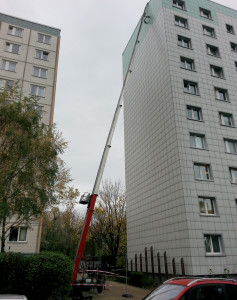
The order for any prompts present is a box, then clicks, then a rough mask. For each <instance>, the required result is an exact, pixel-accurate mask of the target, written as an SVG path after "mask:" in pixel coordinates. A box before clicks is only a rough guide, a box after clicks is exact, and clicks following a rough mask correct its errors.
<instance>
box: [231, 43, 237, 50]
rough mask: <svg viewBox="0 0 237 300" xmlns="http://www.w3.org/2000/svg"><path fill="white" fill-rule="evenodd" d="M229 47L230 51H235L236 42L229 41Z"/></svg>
mask: <svg viewBox="0 0 237 300" xmlns="http://www.w3.org/2000/svg"><path fill="white" fill-rule="evenodd" d="M230 47H231V50H232V51H234V52H237V44H235V43H232V42H231V43H230Z"/></svg>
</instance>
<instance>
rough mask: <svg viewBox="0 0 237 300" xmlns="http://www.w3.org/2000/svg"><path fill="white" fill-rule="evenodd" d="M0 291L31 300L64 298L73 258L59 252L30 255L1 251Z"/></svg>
mask: <svg viewBox="0 0 237 300" xmlns="http://www.w3.org/2000/svg"><path fill="white" fill-rule="evenodd" d="M0 270H1V272H0V293H19V294H24V295H26V296H28V298H29V299H31V300H42V299H44V300H47V299H50V298H52V299H55V298H56V297H58V296H61V299H67V298H66V297H67V295H68V293H69V291H70V290H71V285H70V283H71V279H72V262H71V260H70V259H69V258H68V257H67V256H65V255H63V254H60V253H54V252H42V253H40V254H39V255H38V254H34V255H32V256H30V257H23V255H22V254H18V253H0Z"/></svg>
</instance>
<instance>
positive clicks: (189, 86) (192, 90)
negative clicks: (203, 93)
mask: <svg viewBox="0 0 237 300" xmlns="http://www.w3.org/2000/svg"><path fill="white" fill-rule="evenodd" d="M184 92H185V93H189V94H192V95H198V86H197V83H196V82H191V81H188V80H184Z"/></svg>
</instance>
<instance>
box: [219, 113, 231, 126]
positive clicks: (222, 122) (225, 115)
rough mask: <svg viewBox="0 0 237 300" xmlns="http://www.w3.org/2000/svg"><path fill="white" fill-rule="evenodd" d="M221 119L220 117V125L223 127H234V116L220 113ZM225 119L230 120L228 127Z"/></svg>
mask: <svg viewBox="0 0 237 300" xmlns="http://www.w3.org/2000/svg"><path fill="white" fill-rule="evenodd" d="M219 117H220V124H221V125H223V126H227V127H234V119H233V115H232V114H228V113H224V112H219ZM224 118H228V120H229V122H228V123H229V124H228V125H226V124H225V119H224Z"/></svg>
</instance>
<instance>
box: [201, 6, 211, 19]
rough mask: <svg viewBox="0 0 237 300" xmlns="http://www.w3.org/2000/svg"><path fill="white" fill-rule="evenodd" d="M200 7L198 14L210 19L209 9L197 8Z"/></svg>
mask: <svg viewBox="0 0 237 300" xmlns="http://www.w3.org/2000/svg"><path fill="white" fill-rule="evenodd" d="M199 9H200V16H201V17H203V18H207V19H209V20H211V19H212V18H211V12H210V10H207V9H204V8H201V7H200V8H199Z"/></svg>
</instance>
